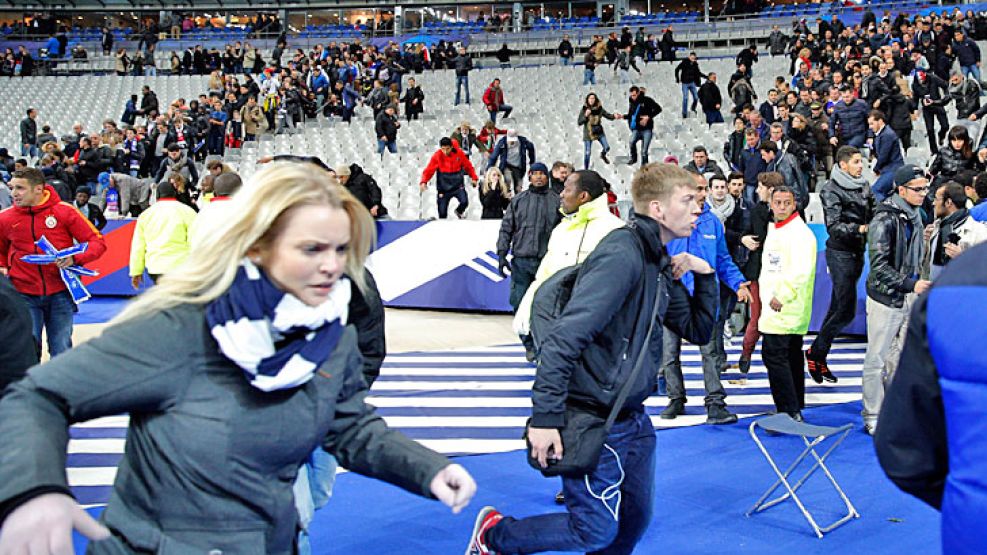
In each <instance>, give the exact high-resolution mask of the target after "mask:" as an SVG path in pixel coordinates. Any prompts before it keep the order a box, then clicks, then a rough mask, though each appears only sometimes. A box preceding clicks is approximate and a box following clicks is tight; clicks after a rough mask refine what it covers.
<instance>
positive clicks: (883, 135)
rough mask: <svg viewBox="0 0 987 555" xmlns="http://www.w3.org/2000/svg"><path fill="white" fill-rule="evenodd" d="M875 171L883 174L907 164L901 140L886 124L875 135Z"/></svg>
mask: <svg viewBox="0 0 987 555" xmlns="http://www.w3.org/2000/svg"><path fill="white" fill-rule="evenodd" d="M873 148H874V156H875V158H876V160H875V161H874V173H877V174H882V173H885V172H893V171H894V170H896V169H898V168H899V167H901V166H904V165H905V158H904V153H903V152H902V149H901V141H900V139H898V135H897V134H896V133H895V132H894V130H893V129H891V126H889V125H885V126H884V127H883V128H882V129H881V131H880V132H879V133H878V134H877V135H876V136H875V137H874V147H873Z"/></svg>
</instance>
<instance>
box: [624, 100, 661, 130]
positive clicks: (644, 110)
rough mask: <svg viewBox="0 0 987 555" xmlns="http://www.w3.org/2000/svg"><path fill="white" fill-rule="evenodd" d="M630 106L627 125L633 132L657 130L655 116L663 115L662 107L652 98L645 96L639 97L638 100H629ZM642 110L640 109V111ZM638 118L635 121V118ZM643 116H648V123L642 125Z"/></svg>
mask: <svg viewBox="0 0 987 555" xmlns="http://www.w3.org/2000/svg"><path fill="white" fill-rule="evenodd" d="M628 102H629V106H628V108H627V114H626V115H625V116H624V117H626V118H627V125H628V126H630V127H631V130H632V131H635V130H636V131H650V130H652V129H654V128H655V116H657V115H658V114H660V113H661V106H660V105H659V104H658V103H657V102H655V101H654V100H653V99H652V98H651V97H650V96H646V95H644V94H639V95H637V100H630V99H628ZM638 108H640V109H638ZM635 115H636V116H637V119H636V120H635V119H634V117H635ZM641 116H648V122H647V123H641Z"/></svg>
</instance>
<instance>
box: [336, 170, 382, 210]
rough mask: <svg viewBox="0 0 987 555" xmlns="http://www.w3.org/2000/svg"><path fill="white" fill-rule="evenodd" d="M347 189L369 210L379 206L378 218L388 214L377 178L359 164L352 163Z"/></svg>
mask: <svg viewBox="0 0 987 555" xmlns="http://www.w3.org/2000/svg"><path fill="white" fill-rule="evenodd" d="M345 187H346V190H347V191H349V192H350V193H353V196H354V197H356V198H357V200H359V201H360V202H361V203H362V204H363V205H364V206H366V207H367V210H370V209H371V208H373V207H374V206H376V207H377V216H376V217H377V218H382V217H384V216H386V215H387V208H384V206H383V205H382V204H381V191H380V186H379V185H377V180H375V179H374V178H373V177H371V176H370V175H369V174H367V173H366V172H364V171H363V168H361V167H360V165H359V164H350V177H349V179H347V180H346V185H345Z"/></svg>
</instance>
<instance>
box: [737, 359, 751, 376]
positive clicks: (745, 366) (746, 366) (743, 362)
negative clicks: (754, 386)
mask: <svg viewBox="0 0 987 555" xmlns="http://www.w3.org/2000/svg"><path fill="white" fill-rule="evenodd" d="M737 366H738V367H739V368H740V373H741V374H743V375H745V376H746V375H747V374H748V373H749V372H750V371H751V361H749V360H747V359H743V358H742V359H740V360H738V361H737Z"/></svg>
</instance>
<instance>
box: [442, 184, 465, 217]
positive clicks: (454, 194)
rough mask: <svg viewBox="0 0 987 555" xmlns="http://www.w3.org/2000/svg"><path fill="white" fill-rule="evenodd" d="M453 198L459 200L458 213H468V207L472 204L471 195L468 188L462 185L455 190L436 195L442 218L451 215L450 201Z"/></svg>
mask: <svg viewBox="0 0 987 555" xmlns="http://www.w3.org/2000/svg"><path fill="white" fill-rule="evenodd" d="M452 199H456V200H458V201H459V206H457V207H456V213H457V214H459V215H463V214H465V213H466V207H467V206H469V204H470V200H469V196H468V195H467V194H466V189H463V188H462V187H460V188H458V189H456V190H455V191H448V192H440V193H439V194H438V196H437V197H436V201H437V202H438V206H439V219H440V220H442V219H445V218H446V217H447V216H448V215H449V201H450V200H452Z"/></svg>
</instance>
